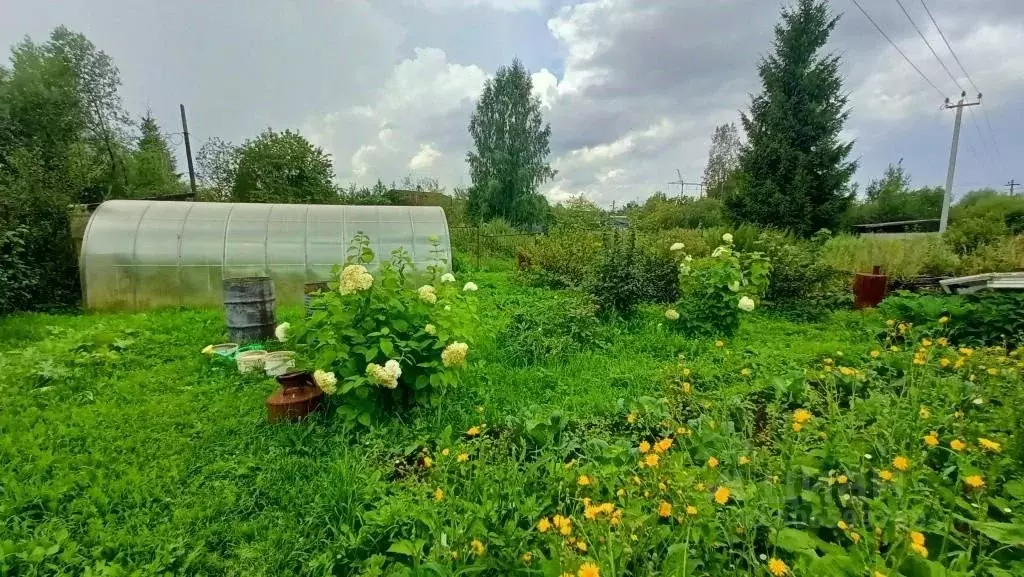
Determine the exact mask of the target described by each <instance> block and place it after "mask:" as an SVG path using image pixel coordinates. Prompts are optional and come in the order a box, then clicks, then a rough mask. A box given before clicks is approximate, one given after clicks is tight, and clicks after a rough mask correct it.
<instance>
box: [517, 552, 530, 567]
mask: <svg viewBox="0 0 1024 577" xmlns="http://www.w3.org/2000/svg"><path fill="white" fill-rule="evenodd" d="M519 558H520V559H522V560H523V563H526V564H527V565H529V564H530V561H533V553H530V552H529V551H527V552H526V553H523V554H522V555H520V557H519Z"/></svg>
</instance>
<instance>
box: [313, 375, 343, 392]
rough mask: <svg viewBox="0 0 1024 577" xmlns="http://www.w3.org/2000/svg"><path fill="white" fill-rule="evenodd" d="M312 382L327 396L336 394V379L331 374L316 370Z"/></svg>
mask: <svg viewBox="0 0 1024 577" xmlns="http://www.w3.org/2000/svg"><path fill="white" fill-rule="evenodd" d="M313 380H314V381H316V386H318V387H320V390H321V391H323V392H325V393H327V394H328V395H333V394H334V393H336V392H338V377H336V376H334V373H332V372H329V371H321V370H320V369H317V370H316V371H314V372H313Z"/></svg>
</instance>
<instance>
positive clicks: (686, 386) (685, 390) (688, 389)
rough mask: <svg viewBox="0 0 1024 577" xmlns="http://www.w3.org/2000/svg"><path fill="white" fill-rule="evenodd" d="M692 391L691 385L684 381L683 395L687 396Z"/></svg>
mask: <svg viewBox="0 0 1024 577" xmlns="http://www.w3.org/2000/svg"><path fill="white" fill-rule="evenodd" d="M692 390H693V385H691V384H690V382H689V381H686V382H685V383H683V393H685V394H687V395H689V394H690V392H691V391H692Z"/></svg>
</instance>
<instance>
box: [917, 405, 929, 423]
mask: <svg viewBox="0 0 1024 577" xmlns="http://www.w3.org/2000/svg"><path fill="white" fill-rule="evenodd" d="M917 416H918V417H921V420H922V421H927V420H928V419H930V418H932V411H931V409H929V408H928V407H921V408H920V409H918V410H917Z"/></svg>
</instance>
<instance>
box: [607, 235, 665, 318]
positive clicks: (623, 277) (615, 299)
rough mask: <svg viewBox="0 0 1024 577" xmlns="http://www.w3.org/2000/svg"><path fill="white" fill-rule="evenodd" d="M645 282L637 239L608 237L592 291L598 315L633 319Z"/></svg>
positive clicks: (632, 236) (629, 236) (626, 236)
mask: <svg viewBox="0 0 1024 577" xmlns="http://www.w3.org/2000/svg"><path fill="white" fill-rule="evenodd" d="M669 270H671V268H670V269H669ZM642 282H643V281H642V279H641V278H640V267H639V263H638V262H637V249H636V235H635V234H633V233H626V234H625V235H620V234H619V233H617V232H616V233H612V234H609V235H608V236H607V238H606V239H605V244H604V250H603V251H602V253H601V262H599V263H598V265H597V268H596V270H595V271H594V276H593V281H592V282H591V285H590V287H589V291H590V295H591V296H592V297H593V299H594V304H596V305H597V311H598V313H599V314H601V315H603V316H609V315H618V316H622V317H628V316H630V315H632V314H633V313H634V312H635V311H636V307H637V305H638V304H639V303H640V301H641V299H642V298H643V296H644V288H643V285H642Z"/></svg>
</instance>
